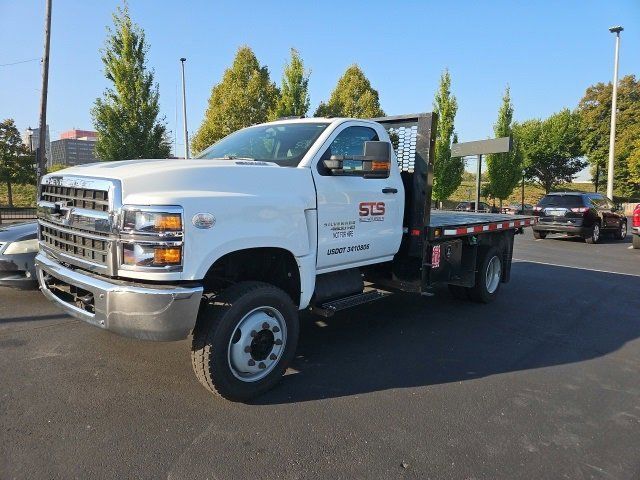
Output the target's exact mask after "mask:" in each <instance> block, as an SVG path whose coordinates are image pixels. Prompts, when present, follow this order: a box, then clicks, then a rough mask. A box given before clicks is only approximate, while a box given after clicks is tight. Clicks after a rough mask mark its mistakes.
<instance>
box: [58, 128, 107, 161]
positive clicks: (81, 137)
mask: <svg viewBox="0 0 640 480" xmlns="http://www.w3.org/2000/svg"><path fill="white" fill-rule="evenodd" d="M97 139H98V134H97V133H96V132H93V131H91V130H77V129H73V130H68V131H66V132H62V133H61V134H60V140H54V141H53V142H51V159H52V160H51V161H52V163H53V164H57V165H65V166H67V167H71V166H73V165H83V164H85V163H93V162H96V161H98V160H97V159H96V157H95V148H96V141H97Z"/></svg>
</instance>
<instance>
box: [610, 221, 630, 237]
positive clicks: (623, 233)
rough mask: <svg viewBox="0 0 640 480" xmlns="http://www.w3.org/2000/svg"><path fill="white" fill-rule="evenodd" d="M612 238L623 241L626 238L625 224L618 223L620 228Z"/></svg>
mask: <svg viewBox="0 0 640 480" xmlns="http://www.w3.org/2000/svg"><path fill="white" fill-rule="evenodd" d="M613 237H614V238H615V239H616V240H624V239H625V238H626V237H627V222H624V221H623V222H620V227H619V228H618V230H616V231H615V233H614V234H613Z"/></svg>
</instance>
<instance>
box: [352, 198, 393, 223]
mask: <svg viewBox="0 0 640 480" xmlns="http://www.w3.org/2000/svg"><path fill="white" fill-rule="evenodd" d="M385 211H386V209H385V205H384V202H360V205H358V214H359V215H360V221H361V222H384V214H385Z"/></svg>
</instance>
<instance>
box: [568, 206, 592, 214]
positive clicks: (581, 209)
mask: <svg viewBox="0 0 640 480" xmlns="http://www.w3.org/2000/svg"><path fill="white" fill-rule="evenodd" d="M571 211H572V212H575V213H587V212H588V211H589V207H575V208H572V209H571Z"/></svg>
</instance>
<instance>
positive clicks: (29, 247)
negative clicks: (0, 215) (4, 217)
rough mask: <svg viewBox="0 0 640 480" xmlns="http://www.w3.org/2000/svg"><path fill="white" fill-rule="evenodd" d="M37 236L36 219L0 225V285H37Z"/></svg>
mask: <svg viewBox="0 0 640 480" xmlns="http://www.w3.org/2000/svg"><path fill="white" fill-rule="evenodd" d="M37 237H38V223H37V222H36V221H33V222H26V223H14V224H9V225H4V226H0V286H4V287H14V288H22V289H29V288H36V287H37V286H38V280H37V278H36V267H35V258H36V254H37V253H38V238H37Z"/></svg>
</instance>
